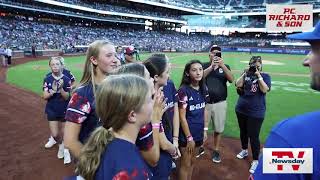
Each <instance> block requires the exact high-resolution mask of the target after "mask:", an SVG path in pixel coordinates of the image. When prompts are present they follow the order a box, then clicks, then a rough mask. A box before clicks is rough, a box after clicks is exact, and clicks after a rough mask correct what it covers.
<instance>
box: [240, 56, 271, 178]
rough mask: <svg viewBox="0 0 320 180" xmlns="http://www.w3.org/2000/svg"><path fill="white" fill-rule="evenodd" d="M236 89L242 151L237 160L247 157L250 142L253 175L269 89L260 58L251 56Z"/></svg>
mask: <svg viewBox="0 0 320 180" xmlns="http://www.w3.org/2000/svg"><path fill="white" fill-rule="evenodd" d="M236 87H237V89H242V93H239V92H238V93H239V99H238V102H237V105H236V108H235V111H236V114H237V118H238V124H239V128H240V139H241V146H242V150H241V151H240V152H239V154H237V158H238V159H244V158H246V157H247V156H248V142H249V140H250V145H251V150H252V156H253V161H252V163H251V168H250V170H249V172H250V173H251V174H253V173H254V172H255V170H256V168H257V166H258V159H259V153H260V139H259V134H260V129H261V125H262V122H263V120H264V117H265V112H266V94H267V93H268V92H269V91H270V88H271V78H270V76H269V74H267V73H264V72H262V59H261V56H252V58H251V59H250V61H249V68H248V69H246V70H245V71H244V73H243V74H242V75H241V76H240V77H239V78H238V79H237V81H236Z"/></svg>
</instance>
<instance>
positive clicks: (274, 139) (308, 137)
mask: <svg viewBox="0 0 320 180" xmlns="http://www.w3.org/2000/svg"><path fill="white" fill-rule="evenodd" d="M319 128H320V111H316V112H311V113H307V114H303V115H299V116H296V117H292V118H289V119H286V120H284V121H281V122H279V123H278V124H277V125H275V126H274V128H273V129H272V130H271V132H270V135H269V137H268V139H267V141H266V143H265V146H264V147H265V148H313V174H263V173H262V169H263V167H262V165H263V158H262V156H261V157H260V159H259V165H258V167H257V169H256V171H255V173H254V175H253V178H254V179H255V180H282V179H285V180H286V179H288V180H307V179H308V180H319V179H320V133H319Z"/></svg>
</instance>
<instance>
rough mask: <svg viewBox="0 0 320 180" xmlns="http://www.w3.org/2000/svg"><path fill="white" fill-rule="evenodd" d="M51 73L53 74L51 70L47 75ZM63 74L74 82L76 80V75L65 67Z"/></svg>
mask: <svg viewBox="0 0 320 180" xmlns="http://www.w3.org/2000/svg"><path fill="white" fill-rule="evenodd" d="M50 74H52V73H51V72H49V73H48V74H47V75H46V76H49V75H50ZM62 74H63V75H65V76H67V77H68V78H69V79H70V80H71V83H73V82H74V81H75V80H76V78H75V77H74V75H73V74H72V73H71V71H69V70H68V69H63V71H62Z"/></svg>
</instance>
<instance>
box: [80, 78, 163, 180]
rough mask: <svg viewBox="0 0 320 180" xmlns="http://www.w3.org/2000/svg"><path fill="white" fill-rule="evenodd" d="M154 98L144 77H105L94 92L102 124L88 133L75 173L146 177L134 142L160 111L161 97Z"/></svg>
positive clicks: (97, 176)
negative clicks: (140, 131)
mask: <svg viewBox="0 0 320 180" xmlns="http://www.w3.org/2000/svg"><path fill="white" fill-rule="evenodd" d="M128 89H130V91H128ZM155 99H156V100H155V101H156V102H155V103H154V101H153V100H152V94H151V88H150V85H149V83H148V82H147V81H146V80H145V79H144V78H141V77H138V76H136V75H112V76H110V77H108V78H107V79H105V80H104V81H103V82H102V83H101V85H100V86H99V88H98V89H97V93H96V112H97V114H98V116H99V117H100V119H101V122H102V127H99V128H97V129H96V130H95V131H94V132H93V133H92V134H91V136H90V138H89V139H88V141H87V143H86V144H85V146H84V147H83V149H82V150H81V155H80V157H79V162H78V164H77V168H76V172H77V173H78V174H79V175H80V176H82V177H83V178H84V179H86V180H92V179H96V180H105V179H114V180H117V179H119V180H120V179H132V180H143V179H149V178H150V177H151V176H152V175H151V173H150V171H149V169H148V166H147V164H146V163H145V162H144V160H143V158H142V157H141V155H140V153H139V150H138V149H137V147H136V145H135V141H136V138H137V136H138V133H139V130H140V129H141V127H142V126H143V125H145V124H147V123H149V122H150V120H151V117H152V114H153V113H154V112H153V111H155V112H157V113H158V114H161V113H160V112H161V110H162V105H161V104H162V101H161V99H163V97H161V96H159V94H157V95H156V97H155ZM155 104H156V107H155V106H154V105H155ZM154 108H155V109H154Z"/></svg>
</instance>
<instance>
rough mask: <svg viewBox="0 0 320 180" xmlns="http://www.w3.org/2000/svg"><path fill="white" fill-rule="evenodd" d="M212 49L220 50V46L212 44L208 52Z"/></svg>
mask: <svg viewBox="0 0 320 180" xmlns="http://www.w3.org/2000/svg"><path fill="white" fill-rule="evenodd" d="M214 50H218V51H221V47H219V46H218V45H212V46H211V48H210V52H211V51H214Z"/></svg>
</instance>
